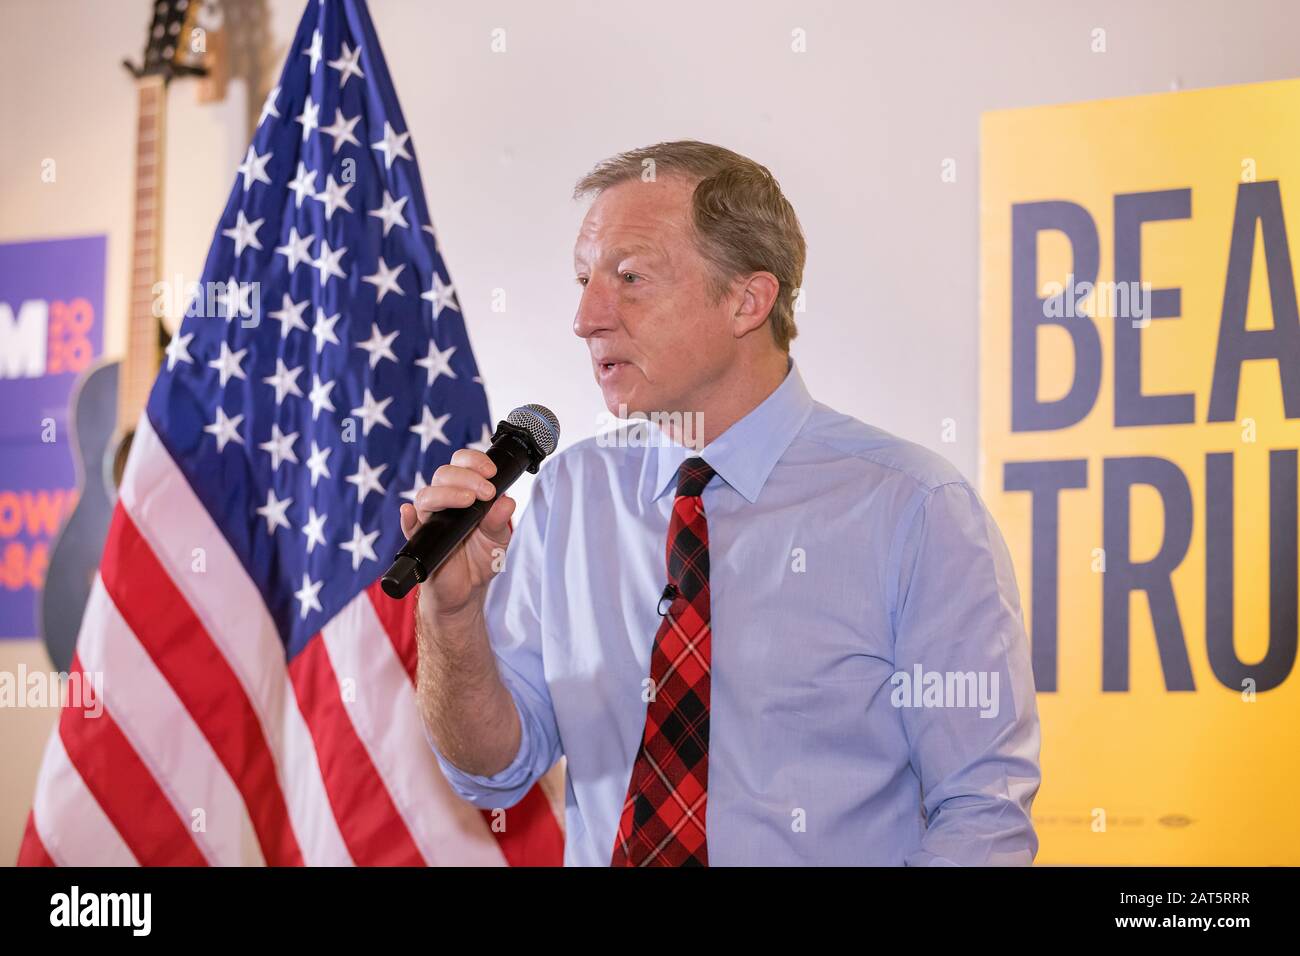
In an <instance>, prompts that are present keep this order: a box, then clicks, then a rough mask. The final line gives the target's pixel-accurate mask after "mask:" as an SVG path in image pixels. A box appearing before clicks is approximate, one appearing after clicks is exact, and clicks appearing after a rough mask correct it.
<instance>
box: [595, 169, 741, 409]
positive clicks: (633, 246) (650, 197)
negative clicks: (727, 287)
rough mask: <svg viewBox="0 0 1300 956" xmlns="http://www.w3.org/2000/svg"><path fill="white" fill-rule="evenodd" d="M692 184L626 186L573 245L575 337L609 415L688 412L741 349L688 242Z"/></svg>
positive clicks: (606, 200)
mask: <svg viewBox="0 0 1300 956" xmlns="http://www.w3.org/2000/svg"><path fill="white" fill-rule="evenodd" d="M693 190H694V183H692V182H689V181H687V180H683V179H680V178H678V177H673V176H665V177H663V178H661V179H659V180H658V181H657V182H642V181H640V180H631V181H628V182H624V183H620V184H619V185H617V186H613V187H610V188H609V189H606V190H605V191H604V192H602V193H601V194H600V195H599V196H598V197H597V198H596V201H595V202H594V203H593V204H592V206H591V209H590V210H588V212H587V216H586V218H585V219H584V220H583V223H582V228H581V229H580V230H579V232H578V239H577V242H576V244H575V245H574V250H573V261H574V274H575V275H576V277H577V280H578V283H579V284H580V285H581V286H582V287H583V290H582V299H581V301H580V302H579V304H578V314H577V316H576V317H575V318H574V321H573V331H574V332H575V333H576V334H577V335H579V336H580V337H582V338H583V339H585V340H586V342H587V348H588V350H589V351H590V353H591V365H592V370H593V372H594V373H595V376H596V382H597V383H598V384H599V385H600V389H601V392H602V393H603V395H604V398H605V406H606V408H608V409H609V411H610V412H611V413H613V414H615V415H617V414H620V406H623V408H622V412H623V413H631V412H644V413H647V414H649V413H652V412H674V411H681V412H694V411H704V409H703V408H702V407H701V404H702V401H703V398H704V396H706V395H707V394H708V393H709V391H710V386H711V385H714V384H715V383H717V381H718V380H719V378H720V377H721V375H722V373H723V372H724V371H725V370H726V369H727V368H728V367H729V366H730V364H731V363H732V361H733V358H734V355H735V351H736V349H737V339H736V336H735V335H734V333H733V324H732V322H731V312H732V304H731V297H730V296H724V297H723V298H722V300H721V301H720V302H717V303H714V302H713V296H712V294H711V290H710V286H709V278H710V275H711V273H710V271H709V264H708V262H707V261H706V260H705V259H704V258H703V257H702V256H701V255H700V253H699V251H698V249H697V248H696V245H695V239H694V237H693V235H692V229H691V221H690V202H691V194H692V192H693Z"/></svg>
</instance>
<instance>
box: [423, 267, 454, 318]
mask: <svg viewBox="0 0 1300 956" xmlns="http://www.w3.org/2000/svg"><path fill="white" fill-rule="evenodd" d="M455 295H456V287H455V286H454V285H452V284H451V283H450V282H447V283H444V282H443V281H442V277H441V276H439V275H438V273H436V272H435V273H434V274H433V284H432V285H430V286H429V291H428V292H422V293H420V298H421V299H424V300H425V301H426V302H432V303H433V317H434V319H437V318H438V316H440V315H441V314H442V310H443V309H451V310H452V311H453V312H459V311H460V307H459V306H458V305H456V299H455Z"/></svg>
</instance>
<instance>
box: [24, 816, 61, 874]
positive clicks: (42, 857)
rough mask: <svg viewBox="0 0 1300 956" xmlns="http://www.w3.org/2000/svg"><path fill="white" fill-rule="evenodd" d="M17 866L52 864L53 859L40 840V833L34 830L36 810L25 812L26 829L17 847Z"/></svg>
mask: <svg viewBox="0 0 1300 956" xmlns="http://www.w3.org/2000/svg"><path fill="white" fill-rule="evenodd" d="M17 865H18V866H54V865H55V863H54V859H53V857H51V856H50V854H49V852H48V851H47V850H46V849H45V844H44V843H42V842H41V835H40V834H39V833H37V832H36V811H35V810H33V811H31V812H30V813H28V814H27V829H26V830H24V831H23V842H22V845H21V846H20V847H18V862H17Z"/></svg>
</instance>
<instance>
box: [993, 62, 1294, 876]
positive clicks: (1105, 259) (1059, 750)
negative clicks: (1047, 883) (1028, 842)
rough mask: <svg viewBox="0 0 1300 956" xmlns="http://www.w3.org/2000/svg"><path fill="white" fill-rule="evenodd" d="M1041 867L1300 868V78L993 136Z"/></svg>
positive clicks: (996, 507)
mask: <svg viewBox="0 0 1300 956" xmlns="http://www.w3.org/2000/svg"><path fill="white" fill-rule="evenodd" d="M981 139H982V144H981V200H980V201H981V212H980V217H981V226H980V229H981V302H980V324H981V331H980V414H981V421H980V428H981V439H980V440H981V446H980V447H981V456H980V486H981V492H982V494H983V496H984V498H985V500H986V502H987V503H988V505H989V508H990V509H991V510H992V512H993V514H994V516H995V517H996V518H997V520H998V523H999V525H1000V526H1001V528H1002V530H1003V533H1004V535H1005V536H1006V539H1007V544H1008V546H1009V547H1010V549H1011V553H1012V556H1013V558H1014V560H1015V564H1016V571H1017V577H1018V580H1019V583H1020V589H1021V596H1022V600H1023V604H1024V608H1025V622H1026V626H1027V628H1028V630H1029V633H1030V636H1031V645H1032V653H1033V661H1034V677H1035V681H1036V683H1037V687H1038V701H1039V710H1040V715H1041V720H1042V730H1043V748H1042V770H1043V785H1042V789H1041V790H1040V791H1039V795H1038V799H1037V801H1036V803H1035V807H1034V815H1035V822H1036V826H1037V829H1038V833H1039V837H1040V840H1041V846H1040V852H1039V856H1038V862H1039V863H1045V864H1053V863H1055V864H1171V865H1180V864H1197V865H1201V864H1225V865H1230V864H1239V865H1248V864H1290V865H1296V864H1300V809H1298V808H1297V803H1296V795H1297V793H1298V792H1300V674H1297V672H1296V638H1297V578H1298V573H1297V486H1298V481H1297V448H1300V315H1298V314H1297V302H1296V264H1297V258H1296V248H1297V245H1296V244H1297V243H1300V81H1287V82H1282V83H1262V84H1254V85H1249V86H1238V87H1228V88H1220V89H1208V90H1196V91H1189V92H1180V93H1168V94H1160V95H1154V96H1143V97H1135V98H1131V99H1121V100H1104V101H1099V102H1091V103H1079V104H1073V105H1067V106H1055V107H1046V108H1035V109H1023V110H1007V111H1001V112H994V113H988V114H985V115H984V117H983V123H982V130H981Z"/></svg>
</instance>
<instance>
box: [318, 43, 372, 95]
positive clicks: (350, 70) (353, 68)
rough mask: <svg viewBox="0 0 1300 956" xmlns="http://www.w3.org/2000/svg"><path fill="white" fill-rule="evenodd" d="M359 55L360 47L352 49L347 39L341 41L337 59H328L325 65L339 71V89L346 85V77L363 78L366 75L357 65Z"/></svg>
mask: <svg viewBox="0 0 1300 956" xmlns="http://www.w3.org/2000/svg"><path fill="white" fill-rule="evenodd" d="M360 56H361V47H360V46H357V48H356V49H355V50H354V49H352V48H351V47H350V46H348V41H347V40H344V41H343V52H342V53H340V54H339V58H338V59H337V60H330V61H329V62H328V63H326V64H325V65H326V66H328V67H329V68H330V69H332V70H338V71H339V74H340V75H339V89H343V87H345V86H347V85H348V79H349V78H350V77H353V76H355V77H356V78H357V79H358V80H364V79H365V78H366V75H365V74H364V73H362V72H361V67H359V66H357V59H358V58H359V57H360Z"/></svg>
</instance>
